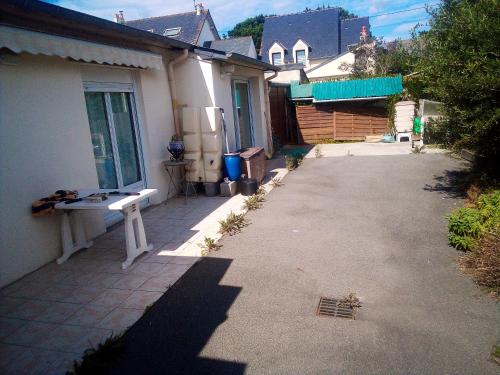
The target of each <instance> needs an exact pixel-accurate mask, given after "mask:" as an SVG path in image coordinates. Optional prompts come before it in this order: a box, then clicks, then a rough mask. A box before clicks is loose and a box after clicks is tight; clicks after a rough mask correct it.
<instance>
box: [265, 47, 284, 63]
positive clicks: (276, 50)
mask: <svg viewBox="0 0 500 375" xmlns="http://www.w3.org/2000/svg"><path fill="white" fill-rule="evenodd" d="M275 53H279V54H280V55H281V64H274V61H273V54H275ZM269 61H270V62H271V64H273V65H285V50H284V49H283V47H282V46H281V45H280V44H279V43H277V42H274V43H273V45H272V46H271V48H269Z"/></svg>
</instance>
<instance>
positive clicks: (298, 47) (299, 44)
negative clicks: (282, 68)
mask: <svg viewBox="0 0 500 375" xmlns="http://www.w3.org/2000/svg"><path fill="white" fill-rule="evenodd" d="M297 51H304V54H305V57H304V62H303V64H304V65H305V66H308V65H309V45H308V44H307V43H306V42H304V41H303V40H302V39H299V40H297V41H296V42H295V44H294V46H293V49H292V52H293V61H294V62H295V64H298V63H299V62H298V61H297Z"/></svg>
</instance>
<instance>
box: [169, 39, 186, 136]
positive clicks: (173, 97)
mask: <svg viewBox="0 0 500 375" xmlns="http://www.w3.org/2000/svg"><path fill="white" fill-rule="evenodd" d="M188 55H189V50H187V49H184V50H182V54H181V55H179V56H177V57H176V58H175V59H173V60H170V61H169V62H168V64H167V76H168V87H169V88H170V99H171V100H172V111H173V113H174V127H175V134H177V136H178V137H181V136H182V130H181V124H180V120H179V112H178V110H177V107H178V105H179V104H178V102H177V87H175V73H174V66H175V65H177V64H179V63H181V62H183V61H185V60H186V59H187V58H188Z"/></svg>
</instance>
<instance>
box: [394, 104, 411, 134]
mask: <svg viewBox="0 0 500 375" xmlns="http://www.w3.org/2000/svg"><path fill="white" fill-rule="evenodd" d="M394 109H395V111H394V125H395V127H396V131H397V132H398V133H408V132H411V131H412V130H413V118H414V117H415V102H413V101H411V100H406V101H402V102H398V103H396V105H395V108H394Z"/></svg>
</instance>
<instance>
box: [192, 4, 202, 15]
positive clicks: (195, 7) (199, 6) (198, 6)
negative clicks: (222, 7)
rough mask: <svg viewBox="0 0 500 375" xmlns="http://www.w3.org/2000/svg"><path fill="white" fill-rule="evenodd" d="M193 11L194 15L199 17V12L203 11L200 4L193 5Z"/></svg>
mask: <svg viewBox="0 0 500 375" xmlns="http://www.w3.org/2000/svg"><path fill="white" fill-rule="evenodd" d="M194 9H195V10H196V15H197V16H199V15H201V11H202V10H203V9H204V8H203V4H202V3H196V4H194Z"/></svg>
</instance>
